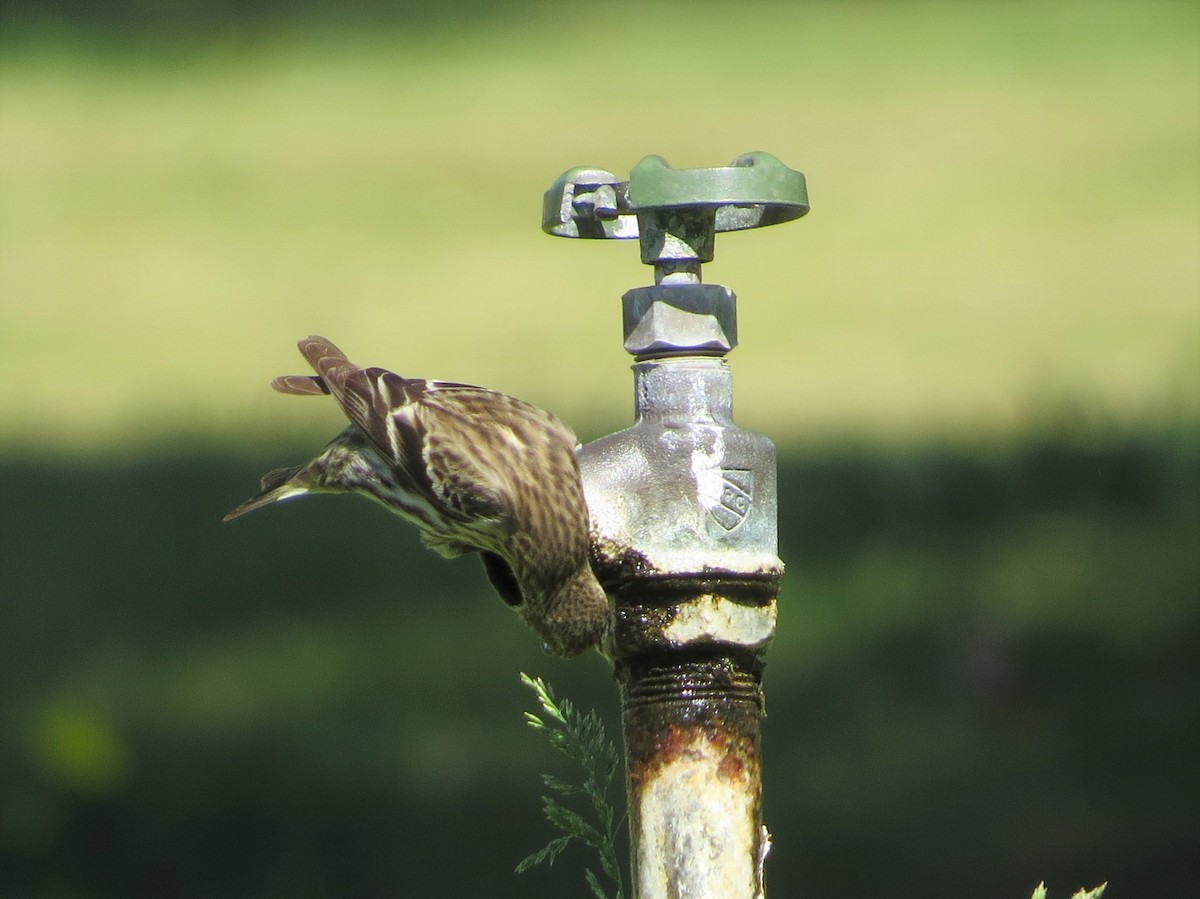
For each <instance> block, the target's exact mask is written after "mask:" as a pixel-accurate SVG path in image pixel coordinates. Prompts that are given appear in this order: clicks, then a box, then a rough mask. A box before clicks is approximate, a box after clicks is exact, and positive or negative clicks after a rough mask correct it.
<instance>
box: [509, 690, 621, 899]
mask: <svg viewBox="0 0 1200 899" xmlns="http://www.w3.org/2000/svg"><path fill="white" fill-rule="evenodd" d="M521 683H523V684H525V686H527V687H529V689H531V690H533V692H534V694H535V695H536V696H537V698H538V702H539V703H540V704H541V707H542V714H541V715H537V714H534V713H533V712H526V713H525V722H526V723H527V724H528V725H529V726H530V727H532V728H533V729H534V730H535V731H537V732H538V733H539V734H541V735H542V736H543V737H544V738H545V739H546V741H547V742H548V743H549V744H550V745H551V746H553V747H554V748H555V749H557V750H558V751H559V752H561V753H562V754H563V755H565V756H567V757H568V758H569V759H571V760H572V761H574V762H576V763H577V764H578V765H579V767H580V768H581V769H582V770H583V774H584V779H583V783H582V784H581V785H579V786H576V785H575V784H571V783H568V782H567V781H565V780H562V779H560V778H558V777H555V776H554V775H553V774H543V775H542V783H543V784H544V785H545V787H546V789H547V790H549V791H550V792H549V793H547V794H544V795H543V796H542V814H543V815H545V817H546V820H547V821H549V822H550V823H551V824H552V825H554V827H555V828H557V829H558V830H559V831H561V832H562V834H563V835H562V836H559V837H555V838H554V839H552V840H551V841H550V842H549V843H547V844H546V845H545V846H543V847H542V848H541V849H539V850H538V851H537V852H534V853H532V854H531V855H529V856H527V857H526V858H525V859H523V860H522V861H521V863H520V864H519V865H517V873H518V874H520V873H522V872H524V871H527V870H529V869H530V868H533V867H536V866H537V865H541V864H545V865H552V864H554V860H555V859H556V858H558V856H559V855H560V854H561V853H562V851H563V850H564V849H566V848H567V846H568V845H569V844H570V842H571V841H572V840H578V841H580V842H582V843H584V844H585V845H587V846H590V847H591V848H592V849H595V850H596V851H597V852H598V853H599V855H600V867H601V868H602V869H603V871H604V873H605V874H606V875H608V877H609V878H610V879H611V880H612V881H613V883H614V884H615V885H616V890H617V892H616V894H615V895H614V896H612V897H610V896H609V894H608V892H607V891H606V890H605V889H604V888H603V887H602V886H601V884H600V880H599V878H598V877H597V876H596V874H595V872H593V871H592V869H591V868H588V869H586V870H585V872H584V879H585V880H586V881H587V884H588V886H589V887H590V888H591V891H592V894H593V895H594V896H595V897H596V899H624V896H625V893H624V888H623V885H622V877H621V867H620V865H619V864H618V862H617V847H616V842H617V841H616V834H617V828H618V827H619V826H620V822H619V821H617V820H616V816H615V814H614V813H613V807H612V805H611V804H610V803H609V801H608V788H609V785H610V784H611V783H612V779H613V775H614V774H616V771H617V766H618V764H619V763H620V757H619V755H618V754H617V749H616V747H615V746H614V745H613V742H612V741H611V740H610V739H609V738H608V735H607V734H606V733H605V732H604V725H603V723H602V722H601V721H600V717H599V716H598V715H597V714H596V713H595V711H590V712H588V713H586V714H583V713H580V712H579V711H578V710H577V709H576V708H575V706H574V704H573V703H572V702H571V701H570V700H569V699H563V700H562V701H561V702H560V701H559V700H557V699H556V698H555V696H554V691H553V689H551V687H550V686H549V685H548V684H547V683H546V682H545V681H543V680H542V679H541V678H540V677H530V676H529V675H528V674H525V673H524V672H522V673H521ZM573 796H582V797H586V799H587V800H588V802H589V803H590V805H591V814H592V816H593V817H594V823H593V822H592V821H589V820H588V818H587V817H586V816H585V815H583V814H580V813H579V812H576V811H574V810H573V809H570V808H568V807H567V806H565V805H563V804H562V803H561V802H560V801H559V799H558V798H556V797H561V798H563V799H567V798H570V797H573Z"/></svg>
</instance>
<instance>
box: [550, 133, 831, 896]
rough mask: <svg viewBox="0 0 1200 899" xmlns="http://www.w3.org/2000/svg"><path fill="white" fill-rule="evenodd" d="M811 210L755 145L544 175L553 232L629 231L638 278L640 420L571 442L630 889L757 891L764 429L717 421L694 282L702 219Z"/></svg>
mask: <svg viewBox="0 0 1200 899" xmlns="http://www.w3.org/2000/svg"><path fill="white" fill-rule="evenodd" d="M807 211H808V196H807V192H806V187H805V182H804V176H803V175H802V174H801V173H799V172H796V171H793V170H792V169H789V168H787V167H786V166H784V165H783V164H782V163H781V162H780V161H779V160H778V159H775V158H774V157H773V156H770V155H769V154H766V153H749V154H746V155H745V156H742V157H739V158H738V159H736V160H734V162H733V163H732V164H731V165H730V166H727V167H724V168H713V169H672V168H671V167H670V166H669V165H667V163H666V162H665V161H663V160H662V159H661V158H660V157H657V156H647V157H646V158H645V159H643V160H642V161H641V162H640V163H638V165H637V166H635V168H634V169H633V171H632V172H631V173H630V177H629V180H628V181H620V180H618V179H617V177H616V176H615V175H613V174H612V173H610V172H607V171H604V170H602V169H583V168H580V169H571V170H570V171H568V172H566V173H564V174H563V175H562V176H561V177H560V178H559V179H558V180H557V181H556V182H555V183H554V185H552V186H551V188H550V190H548V191H547V192H546V196H545V203H544V206H543V215H542V227H543V229H544V230H546V231H547V232H549V233H551V234H555V235H557V236H560V237H583V238H601V239H603V238H610V239H612V238H617V239H619V238H636V239H637V240H638V242H639V246H640V251H641V258H642V261H643V262H645V263H646V264H648V265H652V266H653V267H654V284H653V285H652V286H647V287H638V288H634V289H633V290H630V291H628V292H627V293H626V294H625V296H624V298H623V319H624V320H623V324H624V334H625V349H626V350H627V351H628V352H629V353H630V354H631V355H633V356H634V357H635V359H636V362H635V364H634V366H633V372H634V407H635V411H636V420H635V422H634V424H633V425H632V426H631V427H629V428H626V429H625V430H623V431H619V432H618V433H615V434H610V435H608V436H607V437H603V438H601V439H599V440H596V441H593V442H592V443H589V444H587V445H586V446H584V447H582V448H581V449H580V450H579V453H578V456H579V465H580V471H581V474H582V476H583V484H584V492H585V494H586V497H587V503H588V509H589V513H590V515H591V531H592V533H591V537H592V555H591V561H592V568H593V570H594V571H595V573H596V575H597V577H598V578H599V579H600V582H601V583H602V584H603V586H604V588H605V591H606V593H607V594H608V595H609V597H610V598H611V599H612V602H613V627H612V630H611V633H610V634H609V636H608V638H607V639H606V645H605V651H606V652H607V653H608V654H609V655H610V656H611V658H612V659H613V661H614V664H615V668H616V674H617V679H618V682H619V683H620V686H621V698H622V707H623V711H624V726H625V744H626V757H627V774H628V789H629V812H630V828H631V829H630V837H631V852H632V868H633V877H634V896H635V899H762V897H763V896H764V886H763V862H764V859H765V858H766V854H767V850H768V849H769V847H770V838H769V835H768V833H767V830H766V828H765V827H764V826H763V824H762V786H761V784H762V780H761V754H760V734H759V725H760V720H761V718H762V714H763V694H762V685H761V672H762V664H761V662H760V657H761V655H762V654H763V653H765V652H766V650H767V648H768V646H769V645H770V643H771V640H772V638H773V637H774V634H775V622H776V617H777V613H778V607H777V603H776V596H777V595H778V592H779V583H780V580H781V578H782V576H783V564H782V562H780V561H779V558H778V556H777V539H776V519H777V505H776V503H777V500H776V487H775V447H774V446H773V445H772V443H771V441H770V440H768V439H767V438H766V437H764V436H763V435H761V434H755V433H752V432H750V431H746V430H743V429H742V428H739V427H738V426H737V425H736V424H734V421H733V383H732V377H731V375H730V372H729V367H728V365H727V363H726V362H725V359H724V356H725V354H727V353H728V352H730V351H731V350H732V349H733V348H734V347H735V346H736V345H737V304H736V297H735V296H734V293H733V291H732V290H730V289H729V288H727V287H723V286H721V285H709V284H704V283H702V277H701V267H702V265H703V263H706V262H708V261H710V260H711V259H712V258H713V254H714V238H715V235H716V234H717V233H718V232H722V231H733V230H740V229H743V228H755V227H760V226H763V225H770V224H775V223H778V222H784V221H789V220H791V219H794V218H798V217H799V216H801V215H804V214H805V213H806V212H807Z"/></svg>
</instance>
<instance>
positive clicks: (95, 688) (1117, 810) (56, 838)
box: [0, 429, 1200, 899]
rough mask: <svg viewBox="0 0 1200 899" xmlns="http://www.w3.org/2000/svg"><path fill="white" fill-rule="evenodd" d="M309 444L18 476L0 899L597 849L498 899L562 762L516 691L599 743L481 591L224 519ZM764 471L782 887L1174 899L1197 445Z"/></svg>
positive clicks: (441, 869)
mask: <svg viewBox="0 0 1200 899" xmlns="http://www.w3.org/2000/svg"><path fill="white" fill-rule="evenodd" d="M307 449H308V448H297V449H296V450H295V451H294V452H291V453H285V452H282V451H280V452H276V453H273V454H272V455H271V457H270V458H263V459H246V460H243V461H237V460H233V459H231V458H230V457H229V456H228V455H227V454H222V455H196V454H194V453H187V452H180V453H178V454H175V455H163V456H159V457H154V458H147V459H143V460H141V461H136V462H129V463H119V464H118V463H109V464H105V463H87V464H85V463H80V462H78V461H71V459H70V458H69V457H68V458H66V459H63V460H56V459H55V458H54V457H53V456H52V455H45V454H44V455H42V456H40V457H25V458H18V457H12V456H9V457H7V458H5V459H4V460H3V461H2V462H0V490H2V493H3V495H2V496H0V524H2V526H3V533H4V540H3V541H2V542H0V571H2V572H3V583H4V591H3V599H2V606H0V609H2V615H3V622H4V626H3V628H0V719H2V720H3V721H4V722H5V726H4V727H3V728H2V729H0V756H2V757H3V758H4V759H5V764H4V765H3V766H0V894H3V895H21V896H56V897H76V896H78V897H84V896H87V897H104V896H114V897H115V896H121V897H131V896H132V897H136V896H147V897H150V896H179V897H192V896H195V897H199V896H213V895H222V896H230V897H234V896H246V897H250V896H264V895H288V896H297V897H304V896H313V897H318V896H331V895H338V896H379V895H405V896H409V895H411V896H418V895H419V896H447V897H449V896H481V895H486V896H496V897H503V896H513V897H516V896H529V895H577V894H578V891H579V889H580V886H579V876H580V871H581V869H582V867H583V865H584V864H586V863H587V861H588V860H587V859H586V857H585V855H583V854H579V853H577V852H576V850H571V849H568V851H567V853H566V855H565V856H564V857H563V859H562V860H560V862H559V864H558V865H556V866H555V867H554V868H553V869H551V870H548V871H547V870H545V869H540V870H538V871H531V872H528V873H526V874H524V875H522V876H521V877H520V878H517V877H515V876H514V875H513V874H512V873H511V872H512V867H513V865H514V864H515V863H516V861H517V860H519V859H520V858H521V857H522V856H523V855H524V854H525V853H527V852H528V851H529V849H530V848H531V847H533V846H535V845H537V843H538V841H539V840H540V839H541V838H542V837H543V836H544V834H545V824H544V822H542V821H541V820H540V817H539V806H538V793H539V791H540V781H539V775H540V773H541V772H542V771H543V770H546V767H545V766H547V765H553V764H554V762H555V760H554V759H553V758H547V753H546V752H544V751H541V750H540V747H539V746H538V744H537V743H536V742H534V740H533V737H532V735H531V734H529V733H528V729H527V728H525V727H522V726H521V723H520V721H521V712H522V710H523V709H524V708H525V707H526V705H527V704H528V697H527V695H526V694H525V691H524V688H523V687H522V686H521V685H520V683H519V681H518V676H517V673H518V671H520V670H526V671H534V672H537V673H539V674H541V675H543V676H545V677H546V678H547V679H548V680H551V681H553V682H554V683H555V685H556V687H557V688H558V690H559V691H560V692H561V693H562V694H563V695H566V696H570V697H571V698H572V699H573V700H574V701H575V702H577V703H578V705H579V706H581V707H583V708H598V709H600V710H601V712H602V714H603V715H604V717H605V718H606V719H607V721H608V728H609V730H610V732H613V733H616V732H618V729H619V725H618V724H617V723H616V722H615V720H614V719H615V696H614V695H613V694H614V692H615V691H614V690H613V688H612V685H611V680H610V677H609V675H608V673H607V672H606V670H605V666H604V664H603V662H602V660H601V659H600V658H599V657H598V656H595V655H593V656H587V657H584V658H582V659H580V660H577V661H575V662H563V661H561V660H557V659H553V658H550V657H548V656H545V655H543V654H542V653H541V652H540V650H539V649H538V647H537V644H536V640H535V639H534V638H533V636H532V635H531V634H529V633H528V632H526V631H525V630H524V629H523V628H521V627H520V625H519V624H518V622H517V620H516V619H515V618H514V617H513V616H512V614H511V612H509V611H508V610H507V609H505V608H504V607H503V605H502V604H501V603H500V602H498V601H496V600H495V598H494V596H492V595H490V593H489V588H488V587H487V585H486V581H485V578H484V577H483V575H482V572H481V571H480V570H479V569H478V568H477V566H475V565H473V564H472V563H471V561H469V560H460V561H459V562H456V563H447V562H445V561H444V560H441V559H439V558H437V557H436V556H434V555H433V554H432V553H429V552H426V551H424V550H423V549H421V548H420V546H419V544H418V542H417V540H416V538H415V536H414V535H413V534H412V533H411V529H410V528H407V527H405V526H404V525H402V524H400V523H398V522H395V521H394V520H393V519H391V518H390V517H389V516H388V515H387V513H385V512H383V511H382V510H379V509H376V508H374V507H373V506H371V505H369V504H367V503H365V502H362V501H359V500H351V499H334V498H316V499H309V500H303V501H300V502H297V503H295V504H286V505H284V506H281V507H279V508H278V509H275V510H271V511H270V512H267V513H261V516H260V517H258V518H257V519H247V520H246V521H244V522H239V523H237V524H235V525H230V526H224V527H223V526H221V525H220V516H221V514H222V513H223V512H224V511H226V510H227V509H228V508H229V507H231V506H232V505H234V504H236V502H238V501H239V500H240V499H241V498H242V497H243V494H245V493H247V492H248V491H250V490H251V489H252V488H253V485H254V483H255V482H256V480H257V476H258V474H260V473H261V471H263V470H265V469H267V468H270V467H274V466H275V465H276V464H279V463H281V462H286V461H289V459H292V458H299V457H301V456H304V455H305V453H306V452H307ZM780 474H781V479H780V489H781V512H782V520H781V555H782V556H783V557H784V559H785V560H786V561H787V563H788V575H787V578H786V579H785V583H784V594H783V597H782V600H781V609H782V614H781V623H780V632H779V636H778V638H777V641H776V644H775V646H774V647H773V648H772V650H771V652H770V654H769V655H768V658H767V661H768V669H767V675H766V686H767V693H768V711H769V717H768V718H767V721H766V723H765V744H764V749H765V772H766V774H765V776H766V785H765V789H766V817H767V821H768V824H769V825H770V827H771V830H772V833H773V836H774V840H775V849H774V851H773V853H772V855H771V858H770V860H769V862H768V878H769V882H770V885H771V889H772V892H773V893H775V894H777V895H780V896H790V895H819V896H823V897H829V899H837V897H852V896H862V895H868V894H872V893H879V892H886V893H887V895H890V896H897V897H901V896H913V897H916V896H929V895H946V896H948V895H956V894H958V893H959V892H961V889H962V885H963V884H964V883H987V884H988V885H989V891H990V892H991V893H992V894H994V895H997V896H1020V895H1027V894H1028V893H1029V892H1030V891H1031V890H1032V888H1033V886H1034V885H1036V883H1037V882H1038V880H1040V879H1042V878H1043V877H1044V878H1045V879H1047V880H1048V881H1049V882H1051V883H1054V884H1060V885H1067V886H1074V885H1078V884H1086V883H1099V882H1101V881H1103V880H1109V881H1110V882H1111V883H1112V884H1113V888H1114V889H1117V893H1120V892H1121V890H1120V889H1118V887H1119V886H1120V885H1122V884H1126V885H1129V886H1128V887H1127V888H1128V889H1132V890H1135V891H1136V892H1137V894H1138V895H1147V896H1155V897H1156V899H1184V897H1186V896H1190V895H1191V886H1190V884H1191V883H1193V882H1194V877H1193V876H1192V873H1193V871H1192V867H1193V866H1192V863H1191V861H1190V858H1191V849H1192V848H1193V846H1194V810H1195V808H1196V807H1197V803H1198V802H1200V775H1198V774H1197V770H1196V766H1195V763H1194V762H1195V760H1194V753H1193V752H1192V744H1193V737H1194V734H1195V733H1196V732H1197V728H1198V727H1200V720H1198V718H1200V711H1198V710H1200V701H1198V700H1200V664H1198V662H1197V659H1198V657H1197V654H1196V652H1195V646H1196V644H1197V640H1198V639H1200V601H1198V600H1200V597H1198V587H1200V554H1197V553H1196V551H1195V549H1196V546H1197V545H1198V543H1200V439H1198V438H1197V435H1196V434H1195V432H1194V431H1190V430H1187V429H1178V430H1175V431H1171V432H1149V431H1147V432H1135V431H1121V432H1105V433H1098V432H1092V433H1091V434H1082V433H1080V432H1076V433H1053V434H1052V433H1043V434H1037V435H1032V436H1028V437H1026V438H1025V439H1016V438H1013V439H1012V440H1011V441H1010V442H1009V443H1007V444H1006V445H991V446H988V447H986V448H979V449H973V450H972V449H966V448H961V447H960V448H955V447H950V446H947V445H937V446H933V445H931V446H927V447H923V448H918V447H910V448H908V449H904V450H896V449H890V450H881V449H872V448H871V447H869V446H866V445H860V446H843V447H828V448H825V449H821V450H817V449H813V450H811V451H809V452H807V453H805V454H793V455H791V456H788V457H785V458H784V459H783V460H782V463H781V472H780ZM550 770H551V771H552V773H561V774H569V772H567V771H566V770H565V769H564V770H563V771H561V772H560V771H558V770H557V769H554V768H551V769H550Z"/></svg>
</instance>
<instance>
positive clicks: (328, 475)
mask: <svg viewBox="0 0 1200 899" xmlns="http://www.w3.org/2000/svg"><path fill="white" fill-rule="evenodd" d="M300 352H301V353H302V354H303V355H304V358H305V359H307V360H308V362H309V364H310V365H312V367H313V369H314V370H315V371H316V372H317V375H318V376H317V377H313V376H311V375H290V376H285V377H281V378H276V379H275V380H274V382H273V383H272V385H271V386H273V387H274V388H275V389H276V390H278V391H280V392H281V393H290V394H298V395H317V394H323V393H329V394H332V395H333V397H334V399H336V400H337V402H338V405H339V406H341V407H342V411H343V412H345V413H346V417H347V418H349V419H350V422H351V424H350V426H349V427H348V428H346V429H345V430H344V431H342V433H341V434H339V435H338V436H337V437H335V438H334V439H333V440H332V441H330V443H329V444H328V445H327V446H326V447H325V449H324V450H323V451H322V452H321V453H320V454H319V455H318V456H317V457H316V458H315V459H313V460H312V461H311V462H309V463H308V464H306V465H301V466H298V467H296V468H281V469H277V470H276V471H272V472H270V473H268V474H267V475H265V476H264V477H263V479H262V490H261V491H260V492H259V493H258V494H257V495H256V496H254V497H252V498H251V499H249V500H247V501H246V502H244V503H242V504H241V505H240V506H238V507H237V508H236V509H234V510H233V511H232V512H230V513H229V514H228V515H226V516H225V520H226V521H229V520H231V519H234V518H237V517H238V516H240V515H244V514H245V513H247V512H251V511H253V510H255V509H258V508H261V507H262V506H265V505H268V504H270V503H273V502H277V501H278V500H282V499H287V498H289V497H292V496H300V495H302V494H305V493H310V492H328V493H350V492H354V493H362V494H364V495H366V496H368V497H370V498H371V499H373V500H376V501H377V502H380V503H382V504H383V505H384V506H386V507H387V508H389V509H391V510H392V511H393V512H396V513H398V514H399V515H400V516H402V517H403V518H406V519H407V520H409V521H411V522H413V523H414V524H415V525H416V526H417V527H418V528H419V529H420V530H421V536H422V539H423V541H424V543H425V545H426V546H428V547H429V548H430V549H433V550H435V551H436V552H438V553H440V554H441V555H443V556H445V557H447V558H453V557H455V556H459V555H462V554H464V553H468V552H478V553H479V554H480V557H481V558H482V559H483V564H484V568H485V570H486V571H487V574H488V578H489V579H490V580H491V582H492V584H493V586H495V588H496V590H497V592H499V594H500V596H501V598H502V599H504V601H505V602H506V603H508V604H509V605H510V606H512V607H514V608H515V609H516V611H517V612H518V614H520V615H521V617H522V618H524V619H525V621H526V623H528V624H529V626H530V627H532V628H533V629H534V630H535V631H536V632H537V633H538V635H539V636H541V638H542V639H543V640H544V641H545V642H546V645H547V647H548V648H549V649H550V650H551V651H553V652H555V653H557V654H559V655H563V656H574V655H578V654H579V653H581V652H583V651H584V650H585V649H587V648H588V647H589V646H595V645H597V644H598V643H599V642H600V639H601V637H602V636H603V633H604V630H605V628H606V627H607V625H608V620H609V609H608V600H607V598H606V597H605V595H604V590H603V588H601V586H600V584H599V582H598V581H597V580H596V577H595V575H594V574H593V573H592V570H591V566H590V565H589V563H588V550H589V544H590V538H589V531H588V526H589V522H588V510H587V504H586V502H585V500H584V495H583V485H582V483H581V481H580V478H579V465H578V463H577V462H576V459H575V451H574V450H575V446H576V440H575V435H574V434H573V433H572V432H571V430H570V428H568V427H567V426H566V425H564V424H563V423H562V422H560V421H559V420H558V419H557V418H555V417H554V416H552V415H550V414H549V413H548V412H544V411H542V410H541V409H538V408H536V407H534V406H531V405H529V404H528V403H525V402H522V401H521V400H518V399H514V398H513V397H510V396H506V395H504V394H502V393H496V392H494V391H491V390H485V389H484V388H482V387H471V386H469V385H466V384H452V383H448V382H444V381H426V380H421V379H416V378H413V379H409V378H402V377H400V376H399V375H396V374H393V373H392V372H390V371H387V370H386V369H382V368H360V367H358V366H357V365H354V364H353V363H351V362H350V361H349V360H348V359H347V358H346V357H345V355H344V354H343V353H342V351H341V350H339V349H338V348H337V347H336V346H334V345H333V344H332V343H330V342H329V341H328V340H326V339H325V338H323V337H309V338H308V339H306V340H302V341H300Z"/></svg>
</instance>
